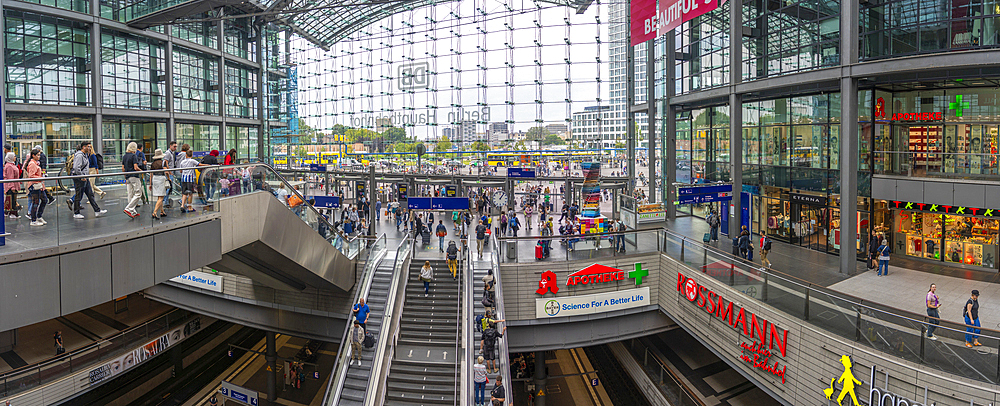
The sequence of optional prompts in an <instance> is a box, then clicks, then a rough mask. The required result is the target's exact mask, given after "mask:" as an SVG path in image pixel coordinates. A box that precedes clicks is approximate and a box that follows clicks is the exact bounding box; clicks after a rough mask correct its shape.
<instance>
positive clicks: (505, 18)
mask: <svg viewBox="0 0 1000 406" xmlns="http://www.w3.org/2000/svg"><path fill="white" fill-rule="evenodd" d="M537 4H538V5H539V6H541V8H540V9H539V8H537V7H536V3H534V2H531V1H522V0H504V1H496V0H474V1H468V0H467V1H461V2H450V3H445V4H441V5H436V6H430V7H423V8H420V9H417V10H414V11H404V12H401V13H397V14H395V15H393V16H391V17H388V18H386V19H384V20H381V21H378V22H376V23H373V24H372V25H369V26H368V27H365V28H363V29H362V30H360V31H359V32H357V33H355V34H353V35H352V36H350V37H349V38H347V39H344V40H342V41H340V42H339V43H337V44H335V45H334V46H332V47H331V49H330V51H323V50H322V49H319V48H317V47H315V46H312V45H311V44H309V43H308V42H306V41H305V40H302V39H298V38H296V39H294V40H293V43H292V55H291V56H292V60H293V62H295V63H296V64H297V65H298V76H299V82H298V83H299V115H300V117H302V118H303V119H305V121H306V123H308V124H309V125H310V126H312V127H313V128H316V129H318V130H320V131H326V130H329V129H330V128H332V127H333V125H335V124H343V125H347V126H352V127H363V128H372V129H374V128H373V127H374V126H375V120H374V119H375V118H378V117H392V118H393V119H394V122H393V124H394V125H397V126H399V125H400V124H401V123H402V122H404V121H405V122H407V123H413V124H414V125H412V126H407V128H406V129H407V133H408V134H409V135H415V136H416V137H417V138H418V139H437V138H438V137H439V136H440V135H441V132H442V129H444V128H446V127H449V126H451V124H450V123H451V122H452V121H459V120H479V121H486V122H503V121H507V120H512V121H514V123H513V124H511V125H512V127H513V130H514V131H527V130H528V129H529V128H531V127H533V126H536V125H539V124H538V121H539V120H540V121H541V122H542V123H543V125H544V124H556V123H558V124H568V123H567V122H566V119H568V118H570V117H571V113H572V112H578V111H583V109H584V107H587V106H594V105H597V104H598V101H597V99H598V95H601V99H603V100H602V102H601V103H600V104H603V105H606V104H607V103H608V102H607V94H608V89H609V83H608V82H607V80H608V69H609V64H608V42H607V39H608V33H607V22H608V18H607V16H608V9H609V5H607V4H600V5H599V4H596V3H595V4H592V5H591V6H590V8H589V9H588V10H587V11H586V13H584V14H581V15H577V14H576V11H575V10H573V9H569V8H567V7H561V6H556V5H551V4H546V3H537ZM507 6H510V7H511V8H512V9H513V10H514V11H513V12H509V11H507ZM477 9H479V10H483V11H485V16H484V15H483V13H482V12H480V11H477ZM456 15H457V16H460V17H456ZM598 16H599V18H598ZM432 20H433V21H436V23H434V22H432ZM567 20H568V22H569V24H566V21H567ZM536 22H538V24H537V25H536ZM539 26H540V27H539ZM508 27H511V28H513V29H508ZM387 28H390V29H387ZM598 38H600V42H601V44H598ZM567 39H568V41H569V43H570V44H571V45H567ZM508 44H512V46H513V49H510V48H508ZM536 61H537V63H536ZM567 61H568V62H569V63H567ZM538 63H540V64H541V66H539V65H538ZM352 68H353V69H352ZM483 68H485V69H483ZM405 72H412V73H413V77H410V78H401V74H403V73H405ZM424 72H426V74H424ZM536 77H539V79H538V80H539V81H540V82H538V83H536ZM566 78H569V79H570V80H571V83H567V81H566ZM598 80H600V81H601V82H600V83H599V82H598ZM511 82H512V83H513V84H514V86H513V87H511V86H508V85H507V84H508V83H511ZM459 88H460V90H459ZM404 89H405V90H410V92H405V91H404ZM434 89H437V91H433V90H434ZM536 100H541V101H542V103H537V102H536ZM566 100H570V102H566ZM508 101H513V104H509V103H507V102H508ZM434 124H437V125H434ZM477 127H478V128H477V131H478V132H485V131H486V128H487V126H486V125H485V124H483V125H478V126H477Z"/></svg>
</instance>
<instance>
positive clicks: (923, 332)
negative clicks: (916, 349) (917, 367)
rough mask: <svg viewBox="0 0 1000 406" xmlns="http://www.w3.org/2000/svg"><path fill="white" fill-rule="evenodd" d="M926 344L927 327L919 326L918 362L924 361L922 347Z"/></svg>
mask: <svg viewBox="0 0 1000 406" xmlns="http://www.w3.org/2000/svg"><path fill="white" fill-rule="evenodd" d="M926 343H927V325H926V324H923V323H921V324H920V361H921V362H923V360H924V345H925V344H926Z"/></svg>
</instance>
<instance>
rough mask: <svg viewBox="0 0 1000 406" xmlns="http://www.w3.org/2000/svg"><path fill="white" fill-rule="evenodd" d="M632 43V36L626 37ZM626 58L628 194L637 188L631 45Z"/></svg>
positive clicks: (633, 50) (633, 60)
mask: <svg viewBox="0 0 1000 406" xmlns="http://www.w3.org/2000/svg"><path fill="white" fill-rule="evenodd" d="M626 37H627V38H629V43H631V41H632V40H631V38H632V36H631V35H626ZM627 49H628V51H627V52H626V58H625V117H627V119H626V120H625V153H626V157H627V158H628V159H627V161H628V171H627V173H628V182H627V183H628V194H629V196H631V195H632V192H633V191H634V190H635V187H636V186H637V185H636V184H635V113H633V112H632V106H633V105H635V47H633V46H631V45H629V46H628V48H627Z"/></svg>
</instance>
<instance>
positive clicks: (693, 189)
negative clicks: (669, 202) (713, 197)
mask: <svg viewBox="0 0 1000 406" xmlns="http://www.w3.org/2000/svg"><path fill="white" fill-rule="evenodd" d="M732 191H733V185H714V186H688V187H681V188H677V195H678V196H689V195H707V194H711V193H722V192H732ZM682 204H684V203H682Z"/></svg>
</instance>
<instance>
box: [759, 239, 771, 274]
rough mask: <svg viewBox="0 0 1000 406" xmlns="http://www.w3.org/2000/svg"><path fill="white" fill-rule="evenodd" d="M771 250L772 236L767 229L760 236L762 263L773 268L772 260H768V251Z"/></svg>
mask: <svg viewBox="0 0 1000 406" xmlns="http://www.w3.org/2000/svg"><path fill="white" fill-rule="evenodd" d="M769 252H771V237H768V236H767V232H766V231H765V232H764V233H762V235H761V236H760V265H761V266H764V267H767V268H768V269H771V261H768V260H767V253H769Z"/></svg>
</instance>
